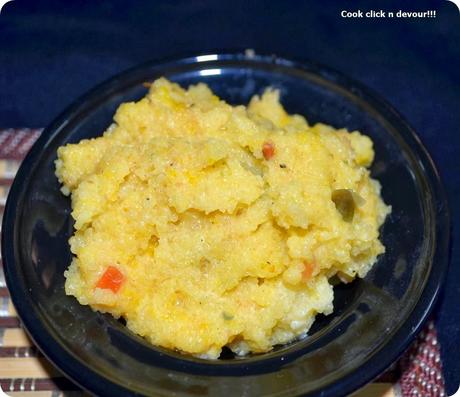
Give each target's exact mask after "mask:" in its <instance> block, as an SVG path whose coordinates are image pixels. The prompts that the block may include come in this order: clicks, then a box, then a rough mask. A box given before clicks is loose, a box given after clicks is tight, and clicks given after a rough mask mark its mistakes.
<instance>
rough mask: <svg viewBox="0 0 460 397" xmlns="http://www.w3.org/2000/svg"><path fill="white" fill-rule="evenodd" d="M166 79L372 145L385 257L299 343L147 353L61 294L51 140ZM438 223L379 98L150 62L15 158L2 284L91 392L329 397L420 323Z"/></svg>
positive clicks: (239, 68) (419, 162) (265, 76)
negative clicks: (265, 103) (208, 353)
mask: <svg viewBox="0 0 460 397" xmlns="http://www.w3.org/2000/svg"><path fill="white" fill-rule="evenodd" d="M160 76H165V77H167V78H169V79H171V80H173V81H175V82H178V83H180V84H181V85H183V86H188V85H189V84H193V83H197V82H205V83H207V84H208V85H209V86H210V87H211V88H212V89H213V90H214V92H215V93H216V94H217V95H219V96H220V97H222V98H223V99H225V100H227V101H229V102H230V103H232V104H246V103H247V102H248V100H249V99H250V97H251V96H252V95H254V94H256V93H261V92H262V91H263V89H264V88H265V87H267V86H272V87H275V88H278V89H279V90H280V92H281V100H282V102H283V104H284V105H285V107H286V108H287V110H288V112H289V113H299V114H302V115H305V116H306V117H307V119H308V121H309V122H310V123H316V122H324V123H327V124H331V125H333V126H335V127H346V128H348V129H349V130H355V129H357V130H360V131H362V132H363V133H364V134H366V135H369V136H370V137H371V138H372V140H373V141H374V147H375V152H376V158H375V161H374V164H373V166H372V175H373V176H374V177H375V178H377V179H378V180H379V181H380V182H381V184H382V186H383V197H384V200H385V202H386V203H388V204H390V205H391V206H392V208H393V211H392V214H391V216H390V217H389V218H388V219H387V221H386V223H385V225H384V226H383V228H382V230H381V235H382V237H381V238H382V240H383V243H384V245H385V246H386V247H387V252H386V253H385V254H384V255H383V256H381V257H380V259H379V261H378V263H377V264H376V265H375V267H374V268H373V269H372V271H371V272H370V273H369V274H368V276H367V277H366V278H365V279H362V280H356V281H354V282H353V283H351V284H348V285H339V286H337V287H336V288H335V300H334V305H335V311H334V313H333V314H332V315H330V316H327V317H325V316H318V318H317V321H316V322H315V324H314V326H313V328H312V330H311V336H310V337H308V338H307V339H305V340H303V341H299V342H295V343H292V344H290V345H288V346H282V347H278V348H276V349H275V350H274V351H273V352H270V353H267V354H263V355H257V356H250V357H247V358H243V359H235V358H225V359H221V360H218V361H216V362H208V361H204V360H200V359H196V358H191V357H186V356H181V355H179V354H175V353H173V352H170V351H166V350H164V349H160V348H155V347H153V346H150V345H149V344H147V343H146V342H144V341H143V340H142V339H141V338H139V337H137V336H135V335H133V334H132V333H131V332H130V331H128V330H127V329H126V328H125V327H124V326H123V325H122V324H121V323H120V322H118V321H116V320H114V319H113V318H111V317H110V316H108V315H103V314H100V313H96V312H93V311H92V310H91V309H90V308H89V307H85V306H81V305H79V304H78V303H77V301H76V300H75V299H74V298H72V297H68V296H66V295H65V293H64V276H63V272H64V270H65V269H66V268H67V266H68V264H69V262H70V260H71V253H70V251H69V246H68V243H67V240H68V238H69V237H70V235H71V234H72V225H73V222H72V220H71V217H70V201H69V199H68V198H66V197H64V196H63V195H62V194H61V193H60V191H59V184H58V181H57V180H56V177H55V176H54V160H55V159H56V150H57V148H58V147H59V146H61V145H63V144H66V143H69V142H78V141H79V140H81V139H83V138H90V137H96V136H99V135H101V134H102V132H103V131H104V130H105V129H106V128H107V127H108V126H109V125H110V123H111V121H112V116H113V114H114V112H115V110H116V108H117V107H118V105H119V104H120V103H122V102H126V101H132V100H136V99H139V98H141V97H142V96H143V95H145V93H146V91H147V89H146V88H145V86H144V85H143V83H144V82H147V81H152V80H154V79H156V78H157V77H160ZM448 245H449V216H448V209H447V204H446V199H445V194H444V190H443V188H442V186H441V183H440V180H439V176H438V174H437V172H436V169H435V167H434V165H433V163H432V161H431V159H430V157H429V155H428V154H427V152H426V150H425V149H424V148H423V146H422V145H421V143H420V141H419V140H418V138H417V137H416V135H415V134H414V132H413V131H412V129H411V128H410V127H409V126H408V125H407V123H406V122H405V121H404V120H403V119H402V118H401V116H400V115H399V114H398V113H397V112H396V111H395V110H394V109H393V108H392V107H391V106H389V105H388V104H387V103H386V102H385V101H383V100H382V99H380V98H379V97H378V96H376V95H375V94H373V93H372V92H370V90H368V89H367V88H365V87H363V86H362V85H361V84H359V83H357V82H355V81H352V80H350V79H348V78H346V77H344V76H342V75H341V74H339V73H337V72H335V71H332V70H330V69H328V68H325V67H323V66H319V65H316V64H314V63H309V62H303V63H298V62H293V61H288V60H285V59H280V58H277V57H273V56H252V57H248V56H245V55H243V54H221V55H202V56H196V57H189V58H184V59H180V60H172V61H164V62H152V63H148V64H145V65H142V66H140V67H138V68H135V69H132V70H129V71H127V72H125V73H123V74H121V75H119V76H116V77H114V78H112V79H110V80H109V81H107V82H105V83H103V84H102V85H100V86H98V87H96V88H95V89H94V90H92V91H91V92H90V93H88V94H87V95H85V96H84V97H82V98H81V99H79V100H77V101H76V102H75V103H74V105H72V106H71V107H70V108H68V109H67V110H66V111H65V112H64V113H63V114H62V115H61V116H59V117H58V118H57V119H56V120H55V121H54V122H53V123H52V124H51V125H50V126H49V127H48V128H47V129H46V130H45V131H44V132H43V134H42V136H41V137H40V139H39V140H38V141H37V142H36V144H35V145H34V147H33V148H32V150H31V151H30V153H29V154H28V156H27V157H26V159H25V160H24V162H23V164H22V166H21V168H20V170H19V172H18V174H17V177H16V179H15V181H14V183H13V186H12V188H11V191H10V195H9V198H8V202H7V205H6V210H5V215H4V221H3V233H2V250H3V258H4V264H5V271H6V279H7V283H8V287H9V289H10V291H11V296H12V299H13V302H14V304H15V306H16V309H17V312H18V314H19V316H20V317H21V319H22V321H23V323H24V325H25V327H26V329H27V330H28V332H29V333H30V335H31V336H32V337H33V339H34V341H35V342H36V343H37V345H38V346H39V348H40V349H41V350H42V351H43V352H44V353H45V355H46V356H47V357H48V358H49V359H50V360H51V361H52V362H54V363H55V364H56V365H57V366H58V367H59V368H60V369H61V370H62V371H63V372H64V373H65V374H67V375H68V376H69V377H70V378H72V379H73V380H74V381H76V382H77V383H78V384H80V385H81V386H82V387H84V388H85V389H87V390H89V391H91V392H92V393H95V394H98V395H110V396H116V395H140V394H143V395H161V396H169V395H172V394H173V393H178V394H181V395H190V396H192V395H193V396H201V395H202V396H208V395H228V396H236V395H245V396H262V395H276V396H285V395H286V396H287V395H289V396H291V395H319V394H320V393H321V396H339V395H344V394H347V393H350V392H351V391H353V390H355V389H357V388H359V387H360V386H362V385H364V384H365V383H367V382H369V381H371V380H372V379H373V378H374V377H376V376H377V375H379V374H380V373H381V372H382V371H384V370H385V369H386V368H387V367H388V366H389V365H390V364H391V363H393V362H394V361H395V360H396V359H397V358H398V357H399V355H400V354H401V353H402V352H403V351H404V350H405V349H406V348H407V346H408V345H409V343H410V342H411V341H412V340H413V338H414V336H415V335H416V334H417V333H418V331H419V330H420V328H421V326H422V325H423V323H424V321H425V320H426V318H427V316H428V314H429V312H430V310H431V309H432V307H433V303H434V301H435V299H436V297H437V295H438V293H439V289H440V286H441V284H442V280H443V277H444V275H445V273H446V268H447V265H448Z"/></svg>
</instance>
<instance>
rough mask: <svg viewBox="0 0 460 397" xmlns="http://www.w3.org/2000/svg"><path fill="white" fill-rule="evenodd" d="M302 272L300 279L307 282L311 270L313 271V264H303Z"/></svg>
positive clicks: (311, 272) (311, 273)
mask: <svg viewBox="0 0 460 397" xmlns="http://www.w3.org/2000/svg"><path fill="white" fill-rule="evenodd" d="M303 265H304V270H303V272H302V279H303V280H305V281H308V280H310V279H311V276H312V275H313V270H315V264H314V263H311V262H304V263H303Z"/></svg>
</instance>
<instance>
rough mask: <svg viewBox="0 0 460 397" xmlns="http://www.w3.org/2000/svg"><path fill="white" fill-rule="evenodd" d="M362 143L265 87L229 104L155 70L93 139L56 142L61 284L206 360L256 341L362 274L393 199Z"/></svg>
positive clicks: (269, 340) (286, 329)
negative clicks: (63, 214) (66, 260)
mask: <svg viewBox="0 0 460 397" xmlns="http://www.w3.org/2000/svg"><path fill="white" fill-rule="evenodd" d="M373 157H374V152H373V146H372V141H371V140H370V139H369V138H368V137H366V136H364V135H361V134H360V133H359V132H351V133H349V132H347V131H346V130H344V129H334V128H332V127H330V126H327V125H324V124H316V125H314V126H310V125H309V124H308V123H307V121H306V120H305V118H303V117H302V116H299V115H289V114H287V113H286V111H285V110H284V109H283V107H282V105H281V104H280V102H279V93H278V92H277V91H276V90H271V89H267V90H266V91H265V93H264V94H263V95H262V96H260V97H259V96H254V97H253V98H252V100H251V101H250V103H249V105H248V106H247V107H245V106H231V105H229V104H227V103H225V102H224V101H222V100H220V99H219V98H218V97H217V96H215V95H214V94H213V93H212V91H211V90H210V89H209V88H208V87H207V86H206V85H205V84H197V85H195V86H191V87H189V88H188V90H184V89H182V88H181V87H179V86H178V85H176V84H173V83H171V82H169V81H168V80H166V79H164V78H160V79H158V80H156V81H155V82H154V83H153V84H152V85H151V86H150V89H149V92H148V94H147V95H146V97H145V98H143V99H141V100H140V101H138V102H129V103H123V104H122V105H121V106H120V107H119V108H118V110H117V112H116V114H115V116H114V122H113V124H112V125H111V126H110V127H109V128H108V129H107V131H105V132H104V134H103V136H101V137H99V138H95V139H89V140H82V141H81V142H79V143H78V144H68V145H66V146H63V147H61V148H59V150H58V159H57V160H56V175H57V177H58V179H59V181H60V182H61V183H62V185H63V187H62V192H63V193H64V194H65V195H71V200H72V217H73V218H74V219H75V226H74V227H75V234H74V235H73V236H72V237H71V238H70V247H71V251H72V253H73V255H74V257H73V260H72V263H71V264H70V266H69V268H68V270H67V271H66V272H65V277H66V284H65V289H66V293H67V294H68V295H73V296H74V297H76V298H77V299H78V301H79V302H80V303H81V304H82V305H90V306H91V308H92V309H94V310H98V311H100V312H107V313H110V314H112V315H113V316H114V317H116V318H119V317H123V318H124V319H125V320H126V325H127V327H128V328H129V329H130V330H131V331H132V332H134V333H136V334H138V335H141V336H142V337H144V338H146V339H147V340H148V341H149V342H151V343H152V344H153V345H157V346H162V347H165V348H169V349H174V350H176V351H180V352H182V353H187V354H192V355H194V356H198V357H203V358H209V359H214V358H217V357H219V354H220V353H221V350H222V347H223V346H227V347H229V348H230V349H231V350H232V351H234V352H235V353H236V354H238V355H244V354H247V353H249V352H253V353H261V352H267V351H269V350H271V349H272V348H273V346H274V345H278V344H285V343H288V342H291V341H293V340H296V339H299V338H303V337H305V336H306V335H307V332H308V329H309V328H310V326H311V325H312V323H313V321H314V319H315V316H316V314H318V313H324V314H329V313H331V312H332V310H333V287H332V280H331V278H334V279H337V277H338V278H339V279H341V280H342V281H344V282H349V281H351V280H353V279H354V278H355V277H364V276H365V275H366V273H367V272H368V271H369V269H370V268H371V266H372V265H373V264H374V263H375V262H376V259H377V256H378V255H379V254H382V253H383V252H384V250H385V249H384V247H383V245H382V244H381V242H380V241H379V227H380V226H381V225H382V223H383V222H384V220H385V217H386V215H387V214H388V213H389V212H390V208H389V207H388V206H386V205H385V204H384V203H383V201H382V199H381V197H380V185H379V183H378V182H377V181H375V180H373V179H371V177H370V174H369V170H368V168H367V167H369V166H370V164H371V163H372V160H373Z"/></svg>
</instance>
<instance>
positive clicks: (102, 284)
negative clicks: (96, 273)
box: [96, 266, 125, 293]
mask: <svg viewBox="0 0 460 397" xmlns="http://www.w3.org/2000/svg"><path fill="white" fill-rule="evenodd" d="M124 281H125V276H124V275H123V273H122V272H121V271H120V270H118V269H117V268H116V267H115V266H109V267H108V268H107V270H106V271H105V272H104V274H103V275H102V276H101V278H100V279H99V281H98V282H97V284H96V288H101V289H110V290H111V291H113V292H114V293H117V292H118V290H119V289H120V287H121V285H122V284H123V282H124Z"/></svg>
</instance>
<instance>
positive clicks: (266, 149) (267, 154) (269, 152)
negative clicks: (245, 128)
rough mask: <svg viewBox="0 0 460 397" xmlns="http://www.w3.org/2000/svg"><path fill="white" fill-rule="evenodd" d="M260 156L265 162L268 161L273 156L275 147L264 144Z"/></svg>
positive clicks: (270, 144) (267, 143) (268, 143)
mask: <svg viewBox="0 0 460 397" xmlns="http://www.w3.org/2000/svg"><path fill="white" fill-rule="evenodd" d="M262 154H263V155H264V158H265V160H270V159H271V158H272V157H273V156H274V155H275V146H274V145H273V143H271V142H265V143H264V144H263V146H262Z"/></svg>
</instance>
